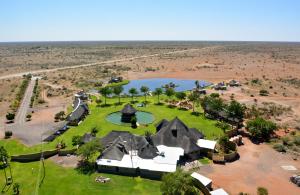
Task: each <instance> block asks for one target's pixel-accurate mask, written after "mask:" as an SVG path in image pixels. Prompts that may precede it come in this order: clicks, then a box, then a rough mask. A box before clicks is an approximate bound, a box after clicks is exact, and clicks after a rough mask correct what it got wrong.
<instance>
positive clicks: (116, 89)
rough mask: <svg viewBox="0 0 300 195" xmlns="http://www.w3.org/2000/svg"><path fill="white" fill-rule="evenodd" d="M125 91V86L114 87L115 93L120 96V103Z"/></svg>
mask: <svg viewBox="0 0 300 195" xmlns="http://www.w3.org/2000/svg"><path fill="white" fill-rule="evenodd" d="M123 91H124V88H123V87H122V86H121V85H120V86H116V87H114V88H113V93H114V94H115V95H117V96H118V97H119V104H121V93H122V92H123Z"/></svg>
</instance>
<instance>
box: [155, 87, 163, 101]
mask: <svg viewBox="0 0 300 195" xmlns="http://www.w3.org/2000/svg"><path fill="white" fill-rule="evenodd" d="M162 93H163V90H162V88H156V89H155V91H154V95H157V103H158V104H159V103H160V102H159V96H160V95H161V94H162Z"/></svg>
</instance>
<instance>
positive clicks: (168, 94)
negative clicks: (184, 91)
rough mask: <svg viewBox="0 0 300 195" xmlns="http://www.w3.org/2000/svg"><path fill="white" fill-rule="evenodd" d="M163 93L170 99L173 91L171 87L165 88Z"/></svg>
mask: <svg viewBox="0 0 300 195" xmlns="http://www.w3.org/2000/svg"><path fill="white" fill-rule="evenodd" d="M165 93H166V95H167V96H168V98H169V99H170V98H171V97H172V96H173V95H174V94H175V91H174V89H173V88H166V91H165Z"/></svg>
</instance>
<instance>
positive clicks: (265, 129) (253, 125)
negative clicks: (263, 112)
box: [247, 117, 277, 140]
mask: <svg viewBox="0 0 300 195" xmlns="http://www.w3.org/2000/svg"><path fill="white" fill-rule="evenodd" d="M247 129H248V130H249V132H250V133H251V135H252V137H253V138H255V139H258V140H262V139H265V140H268V139H269V138H270V136H271V135H272V134H273V133H274V131H275V130H276V129H277V126H276V124H275V123H273V122H272V121H268V120H265V119H263V118H260V117H257V118H255V119H253V120H249V121H247Z"/></svg>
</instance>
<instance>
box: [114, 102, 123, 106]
mask: <svg viewBox="0 0 300 195" xmlns="http://www.w3.org/2000/svg"><path fill="white" fill-rule="evenodd" d="M123 104H124V102H120V103H119V102H116V103H114V105H115V106H121V105H123Z"/></svg>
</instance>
